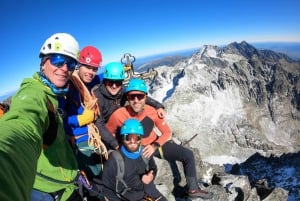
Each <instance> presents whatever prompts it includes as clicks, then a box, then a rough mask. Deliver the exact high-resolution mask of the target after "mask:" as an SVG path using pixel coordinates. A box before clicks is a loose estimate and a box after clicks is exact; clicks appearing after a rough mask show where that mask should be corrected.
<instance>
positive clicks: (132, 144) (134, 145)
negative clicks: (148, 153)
mask: <svg viewBox="0 0 300 201" xmlns="http://www.w3.org/2000/svg"><path fill="white" fill-rule="evenodd" d="M123 144H124V146H125V147H126V149H127V151H129V152H136V151H138V149H139V147H140V144H141V136H140V135H136V134H127V135H124V136H123Z"/></svg>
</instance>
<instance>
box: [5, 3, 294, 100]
mask: <svg viewBox="0 0 300 201" xmlns="http://www.w3.org/2000/svg"><path fill="white" fill-rule="evenodd" d="M299 8H300V1H299V0H273V1H267V0H265V1H261V0H251V1H250V0H249V1H245V0H230V1H225V0H206V1H203V0H89V1H83V0H82V1H79V0H18V1H17V0H2V1H1V2H0V19H1V20H0V26H1V31H0V36H1V37H0V44H1V45H2V48H1V49H0V53H1V54H0V55H1V58H2V59H1V61H2V67H1V78H0V96H1V95H3V94H5V93H7V92H8V91H11V90H14V89H17V88H18V86H19V84H20V83H21V81H22V79H23V78H24V77H31V76H32V74H33V73H34V72H35V71H38V70H39V58H38V54H39V50H40V47H41V45H42V44H43V42H44V41H45V39H46V38H48V37H49V36H50V35H52V34H54V33H56V32H67V33H70V34H72V35H73V36H74V37H75V38H76V39H77V40H78V42H79V44H80V47H81V48H82V47H84V46H86V45H94V46H96V47H97V48H99V49H100V51H101V52H102V55H103V64H106V63H108V62H111V61H119V60H120V58H121V57H122V56H123V54H124V53H127V52H129V53H131V54H133V55H135V56H136V57H140V56H146V55H151V54H156V53H163V52H169V51H173V50H182V49H189V48H197V47H199V48H200V47H201V46H202V45H204V44H209V45H224V44H228V43H230V42H234V41H236V42H240V41H243V40H245V41H247V42H249V43H251V42H273V41H292V42H296V41H297V42H300V23H299V22H300V12H299Z"/></svg>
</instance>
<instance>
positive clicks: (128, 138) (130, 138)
mask: <svg viewBox="0 0 300 201" xmlns="http://www.w3.org/2000/svg"><path fill="white" fill-rule="evenodd" d="M141 139H142V136H140V135H137V134H127V135H124V141H134V142H137V141H140V140H141Z"/></svg>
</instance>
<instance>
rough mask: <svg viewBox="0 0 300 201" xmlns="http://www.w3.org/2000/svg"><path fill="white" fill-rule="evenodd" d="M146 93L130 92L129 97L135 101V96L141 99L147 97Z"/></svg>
mask: <svg viewBox="0 0 300 201" xmlns="http://www.w3.org/2000/svg"><path fill="white" fill-rule="evenodd" d="M145 96H146V95H145V94H128V96H127V97H128V99H129V100H131V101H133V100H135V98H137V99H138V100H139V101H140V100H142V99H144V98H145Z"/></svg>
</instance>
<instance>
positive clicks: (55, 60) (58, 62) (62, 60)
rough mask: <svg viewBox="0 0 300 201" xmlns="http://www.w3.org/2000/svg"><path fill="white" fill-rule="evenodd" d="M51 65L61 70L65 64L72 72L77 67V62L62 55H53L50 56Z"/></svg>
mask: <svg viewBox="0 0 300 201" xmlns="http://www.w3.org/2000/svg"><path fill="white" fill-rule="evenodd" d="M48 58H49V60H50V63H51V65H53V66H55V67H57V68H61V67H63V66H64V65H65V64H67V68H68V70H69V71H72V70H74V69H75V67H76V66H77V61H76V60H75V59H72V58H69V57H66V56H63V55H60V54H52V55H49V56H48Z"/></svg>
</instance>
